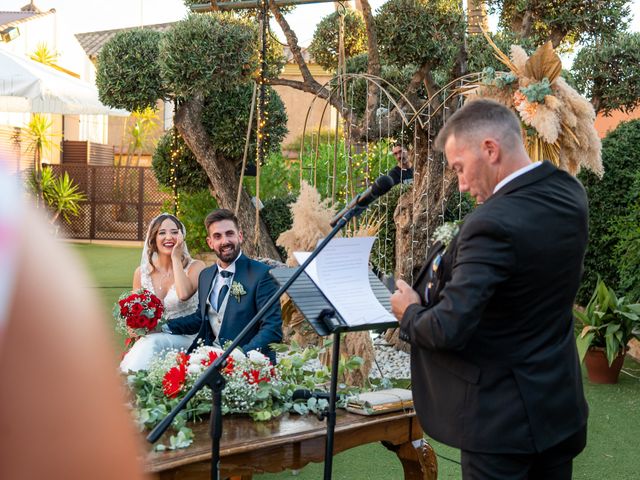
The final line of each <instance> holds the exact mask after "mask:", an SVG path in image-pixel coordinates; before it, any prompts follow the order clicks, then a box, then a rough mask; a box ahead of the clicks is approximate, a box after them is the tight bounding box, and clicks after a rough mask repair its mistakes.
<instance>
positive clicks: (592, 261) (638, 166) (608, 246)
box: [576, 120, 640, 305]
mask: <svg viewBox="0 0 640 480" xmlns="http://www.w3.org/2000/svg"><path fill="white" fill-rule="evenodd" d="M602 163H603V165H604V171H605V173H604V176H603V178H602V179H601V180H600V179H598V178H597V177H596V176H595V175H593V174H592V173H590V172H586V171H585V172H582V173H580V175H579V176H578V178H579V179H580V180H581V181H582V183H583V185H584V187H585V189H586V191H587V196H588V198H589V244H588V246H587V253H586V256H585V261H584V267H585V271H584V276H583V279H582V285H581V287H580V290H579V292H578V296H577V298H576V301H577V302H578V303H580V304H582V305H584V304H586V303H587V302H588V301H589V298H590V296H591V293H592V292H593V290H594V288H595V285H596V282H597V278H598V276H600V277H601V278H602V279H603V280H604V282H605V283H606V284H607V285H610V286H611V287H612V288H613V289H614V290H617V291H619V293H620V294H623V292H621V291H620V289H621V288H622V287H623V286H622V284H621V270H624V271H625V272H628V271H629V268H631V269H632V270H633V269H635V271H637V270H638V267H637V265H638V264H637V263H636V264H635V266H634V265H629V264H628V263H627V262H628V258H627V256H626V255H624V253H623V252H622V251H621V248H620V247H619V245H620V244H621V242H623V238H626V236H627V230H626V229H627V227H626V226H625V225H627V224H626V222H625V219H627V220H628V218H627V217H628V216H629V215H630V211H629V208H630V206H632V205H634V202H637V198H638V192H637V188H636V189H635V190H634V185H637V183H636V182H637V177H638V173H639V172H640V120H633V121H630V122H624V123H621V124H620V125H618V127H617V128H616V129H615V130H613V131H612V132H611V133H609V134H608V135H607V137H606V138H605V139H604V140H603V141H602ZM616 247H618V248H616ZM636 275H637V274H636ZM625 279H626V280H625V285H627V286H626V287H624V288H630V285H629V283H628V282H629V281H630V280H629V276H628V274H627V273H625Z"/></svg>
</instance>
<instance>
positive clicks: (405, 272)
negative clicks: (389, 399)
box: [385, 132, 457, 351]
mask: <svg viewBox="0 0 640 480" xmlns="http://www.w3.org/2000/svg"><path fill="white" fill-rule="evenodd" d="M421 133H422V134H421V135H420V136H419V137H418V139H417V145H416V155H415V158H414V168H415V174H414V180H413V188H412V189H410V190H409V191H407V192H406V193H405V194H404V195H402V196H401V197H400V199H399V200H398V206H397V207H396V211H395V213H394V221H395V224H396V272H395V276H396V278H401V279H403V280H404V281H405V282H407V283H409V284H410V285H411V284H413V281H414V278H415V277H416V275H417V274H418V271H419V270H420V268H421V267H422V265H423V263H424V261H425V259H426V254H427V248H428V246H429V245H430V238H431V236H432V235H433V232H434V230H435V229H436V228H437V227H438V226H439V225H440V224H441V223H442V215H443V213H444V209H445V206H446V202H447V199H448V198H449V196H450V195H451V193H452V192H453V191H454V189H455V187H456V185H457V183H456V181H455V174H454V173H453V171H452V170H451V169H449V168H447V164H446V161H445V160H444V158H443V156H442V154H440V153H437V152H435V151H434V150H432V149H430V148H429V138H428V135H427V132H421ZM385 339H386V340H387V342H389V343H390V344H391V345H393V346H394V347H396V348H397V349H399V350H403V351H408V350H409V345H408V344H407V343H405V342H403V341H402V340H400V338H399V337H398V330H397V329H393V330H388V331H387V332H386V334H385Z"/></svg>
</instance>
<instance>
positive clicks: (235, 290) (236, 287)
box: [229, 282, 247, 303]
mask: <svg viewBox="0 0 640 480" xmlns="http://www.w3.org/2000/svg"><path fill="white" fill-rule="evenodd" d="M229 293H230V294H231V295H233V296H234V297H236V300H237V301H238V303H240V297H241V296H242V295H246V294H247V291H246V290H245V289H244V287H243V286H242V284H241V283H240V282H233V283H232V284H231V288H230V289H229Z"/></svg>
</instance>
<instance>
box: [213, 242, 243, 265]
mask: <svg viewBox="0 0 640 480" xmlns="http://www.w3.org/2000/svg"><path fill="white" fill-rule="evenodd" d="M226 247H231V248H230V249H226ZM214 251H215V250H214ZM215 252H216V255H217V256H218V258H219V259H220V260H222V261H223V262H224V263H231V262H233V261H234V260H235V259H236V257H237V256H238V255H239V254H240V243H237V244H235V245H234V244H232V243H230V244H225V245H221V246H220V249H219V250H217V251H215Z"/></svg>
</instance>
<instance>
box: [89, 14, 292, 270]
mask: <svg viewBox="0 0 640 480" xmlns="http://www.w3.org/2000/svg"><path fill="white" fill-rule="evenodd" d="M276 53H277V51H275V50H274V49H273V48H271V50H270V56H272V57H275V55H276ZM271 65H272V66H273V65H278V62H275V61H274V62H271ZM257 70H258V32H257V28H256V25H255V23H254V22H252V21H251V20H250V19H242V18H238V17H237V16H233V15H230V14H223V13H214V14H206V15H190V16H189V17H187V18H186V19H185V20H183V21H181V22H177V23H176V24H175V25H174V26H173V27H172V28H171V29H170V30H168V31H167V32H165V33H158V32H153V31H149V30H133V31H128V32H124V33H120V34H118V35H116V36H115V37H114V38H113V39H112V40H110V41H109V42H108V43H107V44H106V45H105V46H104V48H103V50H102V52H101V53H100V56H99V58H98V72H97V78H98V80H97V83H98V88H99V92H100V99H101V101H102V102H103V103H105V104H106V105H109V106H111V107H115V108H125V109H128V110H134V109H142V108H145V107H149V106H155V104H156V102H157V100H159V99H173V100H175V101H176V103H177V108H176V113H175V127H176V129H177V131H178V133H179V136H180V141H184V144H185V145H186V147H188V151H189V152H190V154H189V153H187V152H184V153H183V156H184V158H182V160H184V161H185V167H183V168H186V165H193V162H192V160H194V159H195V161H197V164H198V165H199V166H200V167H202V169H203V170H204V172H206V178H207V180H208V184H209V186H210V187H211V191H212V193H213V195H214V196H215V198H216V200H217V202H218V204H219V205H220V206H221V207H225V208H230V209H233V208H234V207H235V203H236V197H237V195H238V188H239V184H238V182H239V172H240V164H241V160H242V153H243V150H244V137H245V135H244V133H245V132H246V129H247V123H248V119H249V111H250V106H251V96H252V85H251V83H250V82H251V80H252V78H254V77H255V76H256V72H257ZM273 70H275V69H272V70H271V72H272V73H274V72H273ZM268 100H269V101H268V107H267V112H268V114H269V122H268V123H267V127H266V128H267V130H266V133H267V134H268V137H267V138H268V142H267V145H266V148H267V149H273V148H277V147H278V145H279V143H280V141H281V140H282V138H283V137H284V135H285V134H286V126H285V125H286V114H285V112H284V106H283V104H282V101H281V100H280V98H279V97H278V95H277V94H276V92H275V91H273V90H271V89H270V90H269V91H268ZM254 122H255V118H254ZM171 144H172V142H170V141H169V139H168V138H165V139H163V141H162V142H160V144H159V150H158V152H157V153H156V155H155V158H154V164H155V168H156V171H159V172H160V173H161V174H160V179H161V180H162V179H163V178H165V181H166V176H167V175H168V167H167V165H168V163H169V162H170V153H169V152H170V151H171ZM255 151H256V148H255V129H254V134H253V137H252V139H251V148H250V149H249V153H250V157H249V159H250V160H252V159H254V158H255ZM168 155H169V156H168ZM162 172H164V173H162ZM203 180H204V179H203V176H202V174H201V172H193V171H192V172H189V174H188V181H186V180H185V181H183V183H184V184H185V185H186V184H190V183H191V182H194V183H195V184H196V185H198V184H199V185H202V184H203V183H204V182H203ZM183 186H184V185H183ZM190 186H193V185H190ZM254 210H255V209H254V207H253V205H252V203H251V200H250V198H249V196H248V194H247V193H246V192H244V190H241V192H240V208H239V210H238V218H239V220H240V224H241V226H242V227H243V230H244V234H245V239H246V240H247V241H246V242H245V250H246V251H247V252H248V253H250V254H257V253H259V254H261V255H265V256H269V257H273V258H279V255H278V252H277V250H276V248H275V246H274V245H273V241H272V240H271V239H270V237H269V235H268V232H267V230H266V227H265V226H264V224H263V223H262V222H261V224H260V231H259V244H258V248H257V249H254V248H253V244H254V240H255V236H254V224H255V216H254Z"/></svg>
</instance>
